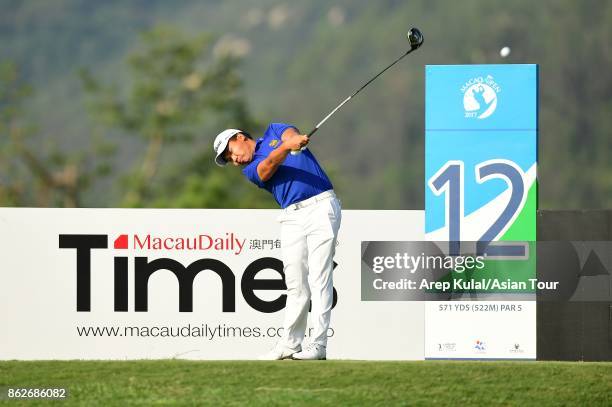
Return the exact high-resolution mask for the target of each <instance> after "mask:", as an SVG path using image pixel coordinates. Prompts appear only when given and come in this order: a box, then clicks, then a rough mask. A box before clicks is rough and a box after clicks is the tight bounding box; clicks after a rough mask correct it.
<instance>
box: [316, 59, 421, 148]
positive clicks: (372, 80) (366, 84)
mask: <svg viewBox="0 0 612 407" xmlns="http://www.w3.org/2000/svg"><path fill="white" fill-rule="evenodd" d="M415 49H416V48H411V49H409V50H408V51H406V53H404V54H402V55H401V56H400V57H399V58H397V59H396V60H395V61H393V62H392V63H391V64H390V65H389V66H387V67H386V68H385V69H383V70H382V71H380V72H379V73H378V74H376V76H374V77H373V78H372V79H370V80H369V81H367V82H366V83H364V84H363V85H362V86H361V87H360V88H359V89H357V90H356V91H355V92H354V93H353V94H352V95H351V96H349V97H347V98H346V99H344V100H343V101H342V102H341V103H340V104H339V105H338V106H336V108H335V109H334V110H332V111H331V112H329V114H328V115H327V116H325V118H323V120H321V121H320V122H319V123H318V124H317V125H316V126H315V127H314V129H312V130H310V133H308V137H311V136H312V135H313V134H315V133H316V132H317V130H319V128H320V127H321V126H322V125H323V123H325V122H326V121H327V119H329V118H330V117H331V116H332V115H333V114H334V113H336V112H337V111H338V110H339V109H340V108H341V107H342V106H344V105H345V104H346V103H347V102H348V101H349V100H351V99H352V98H353V96H355V95H357V94H358V93H359V92H361V91H362V90H363V89H364V88H365V87H366V86H368V85H369V84H370V83H372V82H374V80H375V79H376V78H378V77H379V76H380V75H382V74H383V73H385V72H386V71H387V69H389V68H391V67H392V66H393V65H395V64H397V63H398V62H399V61H400V60H401V59H402V58H404V57H405V56H406V55H408V54H410V53H411V52H412V51H413V50H415Z"/></svg>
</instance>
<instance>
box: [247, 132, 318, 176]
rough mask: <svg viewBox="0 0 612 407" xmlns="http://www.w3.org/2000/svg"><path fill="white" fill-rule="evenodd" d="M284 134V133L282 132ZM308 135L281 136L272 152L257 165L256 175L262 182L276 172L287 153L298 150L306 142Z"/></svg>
mask: <svg viewBox="0 0 612 407" xmlns="http://www.w3.org/2000/svg"><path fill="white" fill-rule="evenodd" d="M283 135H284V134H283ZM308 141H309V140H308V136H306V135H303V134H298V133H297V132H295V134H291V135H289V136H288V137H283V142H282V143H281V145H280V146H278V148H277V149H275V150H272V152H271V153H270V154H269V155H268V156H267V157H266V158H265V159H264V160H262V161H261V162H260V163H259V164H258V165H257V175H259V178H261V180H262V181H263V182H266V181H267V180H269V179H270V178H272V176H273V175H274V173H275V172H276V170H277V169H278V167H279V166H280V165H281V164H282V163H283V161H285V158H287V155H289V153H290V152H291V151H292V150H299V149H300V148H302V147H304V146H305V145H306V144H308Z"/></svg>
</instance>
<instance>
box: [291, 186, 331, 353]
mask: <svg viewBox="0 0 612 407" xmlns="http://www.w3.org/2000/svg"><path fill="white" fill-rule="evenodd" d="M282 211H283V212H282V214H281V216H280V217H279V221H280V223H281V252H282V258H283V264H284V272H285V282H286V284H287V306H286V308H285V322H284V324H283V327H284V338H283V339H284V341H285V345H286V346H288V347H290V348H296V347H297V346H298V345H300V344H301V343H302V340H303V339H304V334H305V333H306V324H307V320H308V309H309V306H310V300H312V310H311V312H310V315H311V325H312V328H313V331H312V336H311V338H310V340H311V342H314V343H317V344H319V345H323V346H327V329H328V328H329V321H330V316H331V309H332V302H333V278H332V271H333V257H334V252H335V249H336V239H337V237H338V229H340V221H341V219H342V214H341V209H340V202H339V201H338V199H337V198H336V196H335V194H334V193H333V191H326V192H323V193H321V194H319V195H316V196H313V197H312V198H309V199H307V200H305V201H302V202H300V203H298V204H297V205H292V206H290V207H288V208H285V209H283V210H282Z"/></svg>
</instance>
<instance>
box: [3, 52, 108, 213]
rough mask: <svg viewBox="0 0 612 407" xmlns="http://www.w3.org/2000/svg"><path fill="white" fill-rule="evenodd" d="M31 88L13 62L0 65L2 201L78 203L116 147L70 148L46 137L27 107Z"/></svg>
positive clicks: (105, 170)
mask: <svg viewBox="0 0 612 407" xmlns="http://www.w3.org/2000/svg"><path fill="white" fill-rule="evenodd" d="M31 92H32V91H31V88H30V87H29V86H28V85H26V84H24V82H23V81H22V80H21V79H20V77H19V71H18V69H17V67H16V66H15V65H14V64H12V63H4V64H2V65H0V205H2V206H43V207H45V206H61V207H76V206H79V205H80V203H81V196H82V194H83V192H84V191H85V190H86V189H87V188H88V187H89V186H90V185H91V182H92V180H94V179H97V178H98V177H100V176H104V175H106V174H107V173H108V165H107V163H106V161H105V157H108V155H109V154H110V153H112V147H110V146H108V145H106V144H104V143H98V144H94V145H93V148H92V149H91V150H82V151H73V152H66V151H63V150H61V149H60V148H59V147H58V146H57V145H56V144H54V143H53V141H52V140H51V141H50V142H47V143H43V142H42V141H41V139H42V137H41V136H40V135H39V134H37V131H36V127H35V126H33V125H31V124H28V123H27V121H26V120H25V118H24V113H23V110H22V105H23V103H24V101H25V100H26V98H27V97H28V96H29V95H30V94H31ZM94 156H96V157H97V159H93V157H94Z"/></svg>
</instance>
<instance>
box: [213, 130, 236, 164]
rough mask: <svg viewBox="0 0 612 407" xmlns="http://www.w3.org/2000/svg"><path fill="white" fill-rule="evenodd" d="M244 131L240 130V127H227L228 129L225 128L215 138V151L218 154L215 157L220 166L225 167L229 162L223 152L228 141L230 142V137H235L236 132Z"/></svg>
mask: <svg viewBox="0 0 612 407" xmlns="http://www.w3.org/2000/svg"><path fill="white" fill-rule="evenodd" d="M242 132H243V131H242V130H238V129H227V130H223V131H222V132H221V133H219V135H218V136H217V137H216V138H215V142H214V144H213V148H214V149H215V153H217V156H216V157H215V162H216V163H217V165H218V166H220V167H223V166H224V165H225V164H227V161H225V158H223V152H224V151H225V149H226V148H227V143H228V142H229V139H231V138H232V137H234V136H235V135H236V134H238V133H242Z"/></svg>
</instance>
